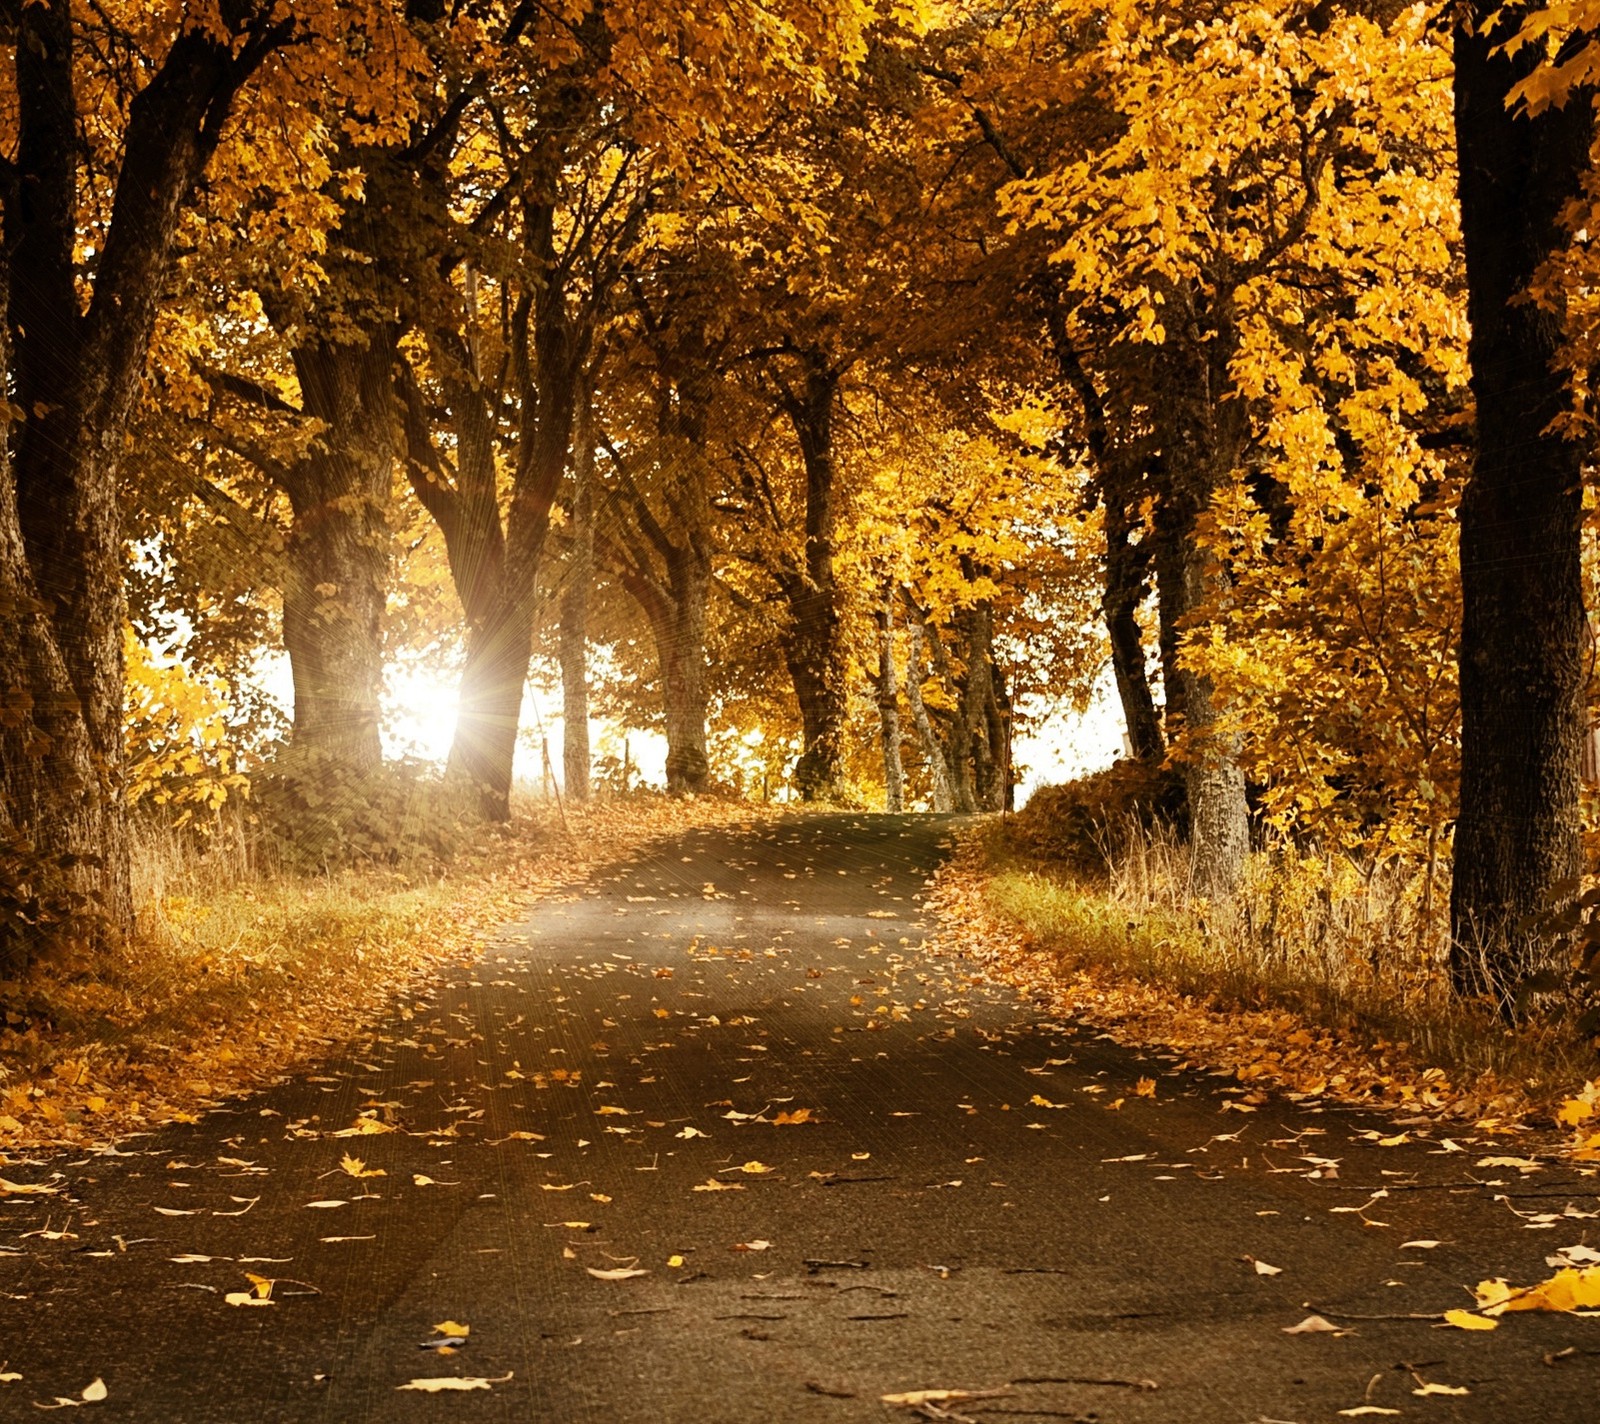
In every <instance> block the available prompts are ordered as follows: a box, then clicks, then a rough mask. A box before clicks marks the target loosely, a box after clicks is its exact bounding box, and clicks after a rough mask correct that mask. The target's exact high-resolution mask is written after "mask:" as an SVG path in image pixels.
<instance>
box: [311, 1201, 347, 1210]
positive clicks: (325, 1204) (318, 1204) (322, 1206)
mask: <svg viewBox="0 0 1600 1424" xmlns="http://www.w3.org/2000/svg"><path fill="white" fill-rule="evenodd" d="M349 1205H350V1203H349V1202H347V1201H340V1200H338V1198H332V1199H330V1200H328V1201H314V1202H307V1203H306V1206H307V1207H315V1208H316V1209H317V1210H319V1211H326V1210H328V1209H329V1208H331V1207H336V1206H349Z"/></svg>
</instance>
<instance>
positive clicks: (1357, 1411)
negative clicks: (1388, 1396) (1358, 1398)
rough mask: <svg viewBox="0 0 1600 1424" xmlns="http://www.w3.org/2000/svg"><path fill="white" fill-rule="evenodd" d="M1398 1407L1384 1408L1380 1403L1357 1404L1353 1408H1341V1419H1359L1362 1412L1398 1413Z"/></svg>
mask: <svg viewBox="0 0 1600 1424" xmlns="http://www.w3.org/2000/svg"><path fill="white" fill-rule="evenodd" d="M1399 1412H1400V1411H1399V1410H1398V1409H1385V1408H1384V1407H1383V1406H1382V1405H1381V1404H1358V1405H1357V1406H1356V1407H1355V1408H1354V1409H1341V1410H1340V1411H1339V1415H1340V1417H1341V1418H1343V1419H1359V1418H1360V1417H1361V1416H1362V1415H1364V1414H1398V1413H1399Z"/></svg>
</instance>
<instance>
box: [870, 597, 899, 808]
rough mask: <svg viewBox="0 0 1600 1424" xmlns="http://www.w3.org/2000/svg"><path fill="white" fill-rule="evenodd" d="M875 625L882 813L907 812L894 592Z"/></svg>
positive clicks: (880, 609) (881, 609) (877, 614)
mask: <svg viewBox="0 0 1600 1424" xmlns="http://www.w3.org/2000/svg"><path fill="white" fill-rule="evenodd" d="M873 616H874V618H875V619H876V621H877V624H878V677H877V684H878V686H877V692H878V735H879V738H880V739H881V741H882V744H883V802H884V805H883V809H884V810H885V811H890V812H899V811H904V810H905V808H906V773H905V767H904V766H903V765H902V764H901V761H900V690H899V686H898V682H899V679H898V677H897V675H896V672H895V665H894V588H893V585H891V586H890V587H888V588H886V589H885V590H884V593H883V601H882V602H881V603H880V604H879V605H878V609H877V612H876V613H875V614H874V615H873Z"/></svg>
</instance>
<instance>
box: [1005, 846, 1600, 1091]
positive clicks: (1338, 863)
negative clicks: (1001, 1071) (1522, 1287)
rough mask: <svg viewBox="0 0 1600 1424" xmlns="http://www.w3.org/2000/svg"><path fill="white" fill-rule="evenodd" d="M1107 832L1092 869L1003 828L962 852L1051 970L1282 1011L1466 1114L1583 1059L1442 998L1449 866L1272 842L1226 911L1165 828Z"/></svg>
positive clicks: (1563, 1044)
mask: <svg viewBox="0 0 1600 1424" xmlns="http://www.w3.org/2000/svg"><path fill="white" fill-rule="evenodd" d="M1118 844H1119V847H1120V849H1119V853H1118V854H1117V855H1116V856H1115V857H1114V858H1113V859H1112V860H1111V861H1110V862H1109V863H1108V867H1107V873H1106V874H1105V876H1104V877H1103V878H1102V877H1089V876H1078V875H1074V874H1073V873H1072V872H1071V871H1069V870H1067V869H1066V868H1064V867H1062V866H1060V865H1058V864H1051V863H1048V862H1042V861H1040V860H1038V859H1036V858H1032V857H1028V856H1025V855H1021V854H1019V853H1018V851H1017V849H1016V847H1015V846H1014V845H1013V844H1011V843H1009V841H1008V838H1007V837H1006V835H1005V832H1004V830H1003V828H1001V827H991V828H989V829H988V830H987V831H986V832H985V834H984V838H983V840H982V843H981V846H979V847H977V848H975V849H976V851H977V854H978V857H979V859H980V860H981V863H982V865H983V874H982V890H981V894H982V896H983V899H984V901H985V903H986V905H987V906H988V908H989V909H991V910H992V911H993V912H995V913H996V914H997V915H998V916H999V917H1000V918H1001V919H1002V920H1003V921H1004V922H1006V923H1008V924H1009V925H1011V926H1013V927H1015V928H1017V929H1019V930H1020V931H1021V932H1022V934H1023V936H1024V937H1025V939H1026V941H1027V942H1028V943H1029V945H1030V946H1031V947H1032V948H1033V949H1034V950H1036V951H1037V952H1038V953H1039V954H1040V955H1042V956H1043V957H1045V958H1046V959H1048V960H1049V961H1050V962H1051V963H1053V965H1054V968H1055V972H1056V975H1057V977H1058V978H1059V979H1060V980H1061V981H1063V982H1064V981H1066V980H1067V979H1070V978H1071V977H1072V976H1074V975H1079V976H1082V975H1086V974H1087V975H1089V976H1090V977H1097V980H1098V983H1099V984H1100V986H1101V988H1102V989H1103V988H1104V987H1105V985H1106V976H1107V975H1111V976H1120V977H1122V978H1124V979H1126V980H1128V981H1130V982H1131V983H1134V984H1137V985H1139V986H1142V987H1144V988H1146V989H1150V990H1153V991H1155V992H1156V993H1157V994H1166V995H1167V996H1168V997H1169V998H1170V997H1171V996H1172V995H1177V996H1181V997H1182V999H1183V1000H1184V1001H1185V1002H1186V1003H1187V1004H1188V1005H1190V1006H1192V1008H1193V1009H1194V1010H1195V1011H1196V1012H1206V1013H1210V1014H1212V1015H1214V1016H1220V1017H1223V1018H1225V1017H1226V1016H1227V1015H1229V1014H1230V1013H1237V1012H1240V1011H1244V1012H1251V1013H1256V1012H1262V1011H1266V1012H1271V1011H1283V1012H1285V1013H1287V1014H1289V1015H1292V1016H1293V1019H1294V1021H1295V1023H1296V1024H1297V1025H1305V1026H1309V1028H1310V1030H1311V1031H1312V1032H1314V1033H1323V1032H1324V1031H1326V1032H1328V1033H1331V1034H1332V1035H1333V1036H1334V1038H1336V1039H1337V1040H1338V1041H1339V1042H1340V1043H1341V1044H1343V1045H1346V1046H1348V1047H1350V1048H1351V1049H1352V1050H1353V1051H1357V1052H1364V1053H1366V1054H1367V1055H1368V1057H1369V1058H1370V1059H1371V1061H1373V1062H1374V1063H1380V1062H1381V1063H1382V1064H1383V1066H1384V1068H1385V1071H1386V1072H1387V1073H1388V1075H1389V1076H1394V1074H1395V1073H1401V1074H1409V1075H1410V1076H1411V1077H1412V1079H1413V1080H1414V1081H1421V1079H1422V1077H1423V1075H1424V1074H1427V1073H1428V1072H1429V1070H1432V1074H1431V1077H1430V1079H1429V1081H1430V1083H1431V1084H1432V1087H1431V1088H1430V1089H1429V1092H1430V1093H1431V1096H1432V1098H1433V1099H1434V1100H1436V1101H1444V1100H1445V1099H1451V1100H1452V1101H1455V1102H1457V1103H1458V1104H1461V1105H1464V1108H1465V1110H1467V1111H1468V1112H1472V1113H1475V1112H1479V1111H1482V1110H1486V1109H1492V1110H1493V1111H1498V1112H1506V1111H1511V1110H1515V1111H1517V1112H1518V1113H1525V1112H1532V1113H1536V1114H1543V1113H1545V1112H1547V1111H1548V1110H1549V1108H1550V1107H1551V1106H1552V1105H1554V1104H1555V1103H1557V1102H1559V1101H1560V1100H1561V1099H1562V1097H1563V1096H1565V1095H1566V1094H1569V1093H1570V1092H1571V1091H1572V1090H1573V1089H1574V1087H1575V1085H1577V1084H1580V1083H1582V1082H1583V1080H1584V1079H1585V1078H1586V1077H1588V1076H1590V1075H1591V1074H1592V1073H1593V1071H1594V1053H1593V1050H1592V1048H1590V1047H1589V1046H1588V1045H1586V1044H1584V1043H1581V1042H1578V1041H1577V1040H1576V1039H1575V1038H1574V1037H1573V1036H1572V1035H1571V1034H1570V1033H1569V1032H1567V1031H1566V1030H1565V1029H1563V1028H1562V1027H1561V1026H1560V1025H1550V1024H1546V1025H1541V1026H1535V1025H1524V1026H1519V1027H1518V1028H1516V1029H1514V1030H1513V1029H1510V1028H1507V1027H1506V1026H1505V1025H1503V1024H1502V1023H1500V1022H1498V1021H1497V1020H1495V1019H1494V1018H1492V1017H1491V1016H1490V1015H1489V1014H1487V1013H1485V1012H1480V1011H1478V1010H1476V1009H1474V1008H1471V1007H1466V1006H1462V1005H1461V1004H1460V1003H1459V1002H1456V1001H1453V1000H1452V999H1451V997H1450V995H1449V992H1448V985H1447V980H1446V976H1445V953H1446V947H1447V933H1448V923H1447V918H1446V916H1447V904H1448V880H1447V875H1448V872H1447V870H1446V871H1443V872H1440V871H1437V870H1436V871H1435V873H1434V874H1433V875H1432V876H1431V877H1430V875H1429V872H1428V870H1427V868H1426V867H1425V866H1421V865H1414V864H1405V863H1396V862H1393V861H1391V862H1388V863H1386V864H1383V865H1380V866H1375V867H1368V868H1364V867H1362V866H1361V865H1359V864H1358V863H1356V862H1354V861H1352V860H1349V859H1346V858H1343V857H1337V856H1303V855H1297V854H1295V853H1294V852H1293V851H1291V850H1289V849H1287V848H1283V847H1280V848H1276V849H1274V850H1271V851H1268V852H1264V853H1259V854H1257V855H1256V856H1254V857H1253V858H1252V862H1251V865H1250V869H1249V874H1248V878H1247V882H1246V885H1245V889H1244V892H1243V894H1242V895H1241V896H1240V898H1239V900H1238V901H1237V903H1236V904H1235V905H1234V906H1233V907H1232V908H1231V909H1230V910H1229V912H1227V913H1225V914H1224V913H1219V912H1218V911H1217V910H1216V909H1215V908H1214V907H1211V906H1208V905H1207V904H1206V903H1205V902H1204V901H1202V900H1199V899H1198V898H1197V897H1195V896H1194V895H1193V894H1192V893H1191V892H1190V888H1189V871H1188V858H1187V853H1186V850H1185V848H1184V847H1183V846H1182V845H1181V844H1180V843H1179V842H1178V840H1177V838H1176V837H1175V836H1174V835H1172V834H1171V833H1170V832H1168V831H1165V830H1162V829H1160V828H1157V829H1156V830H1154V831H1138V832H1135V833H1129V834H1126V835H1122V836H1119V837H1118ZM1430 879H1431V882H1432V883H1430ZM1096 992H1099V990H1097V991H1096ZM1113 997H1114V996H1113ZM1378 1076H1379V1077H1382V1076H1384V1075H1383V1074H1379V1075H1378ZM1364 1091H1376V1090H1375V1089H1371V1088H1368V1089H1364Z"/></svg>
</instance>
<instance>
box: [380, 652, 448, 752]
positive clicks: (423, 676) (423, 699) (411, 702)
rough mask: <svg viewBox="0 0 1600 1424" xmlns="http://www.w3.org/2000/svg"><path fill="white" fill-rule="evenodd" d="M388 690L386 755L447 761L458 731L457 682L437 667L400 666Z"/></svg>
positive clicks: (389, 678) (392, 677) (386, 689)
mask: <svg viewBox="0 0 1600 1424" xmlns="http://www.w3.org/2000/svg"><path fill="white" fill-rule="evenodd" d="M387 684H388V685H387V687H386V688H385V690H384V700H383V701H384V709H383V710H384V718H383V743H384V747H383V749H384V754H385V755H386V756H407V757H417V758H419V759H420V760H422V761H430V762H443V761H444V760H445V759H446V758H447V757H448V756H449V755H450V743H451V741H452V740H453V739H454V737H455V734H456V709H457V707H458V706H459V697H458V693H457V687H456V681H455V679H454V678H451V677H448V676H444V675H441V674H440V673H439V672H438V671H437V670H435V669H433V668H425V667H398V668H394V669H392V670H391V671H390V674H389V677H388V679H387Z"/></svg>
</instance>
